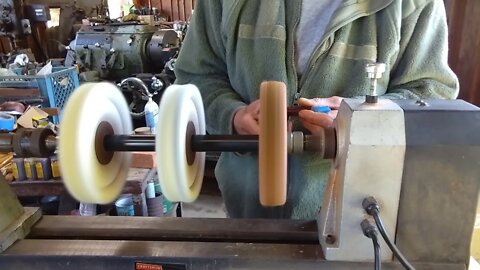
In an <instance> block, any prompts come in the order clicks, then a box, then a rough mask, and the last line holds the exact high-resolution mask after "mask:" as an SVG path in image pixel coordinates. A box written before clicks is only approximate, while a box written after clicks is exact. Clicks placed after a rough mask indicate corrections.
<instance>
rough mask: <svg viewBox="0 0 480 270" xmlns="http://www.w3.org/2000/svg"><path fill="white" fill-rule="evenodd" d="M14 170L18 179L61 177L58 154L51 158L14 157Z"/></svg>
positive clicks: (56, 178)
mask: <svg viewBox="0 0 480 270" xmlns="http://www.w3.org/2000/svg"><path fill="white" fill-rule="evenodd" d="M12 172H13V177H14V178H15V180H17V181H25V180H41V181H47V180H58V179H60V169H59V163H58V159H57V157H56V156H54V157H51V158H13V159H12Z"/></svg>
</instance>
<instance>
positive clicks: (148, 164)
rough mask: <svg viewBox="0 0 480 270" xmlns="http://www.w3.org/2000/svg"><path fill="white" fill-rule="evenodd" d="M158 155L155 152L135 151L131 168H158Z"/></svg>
mask: <svg viewBox="0 0 480 270" xmlns="http://www.w3.org/2000/svg"><path fill="white" fill-rule="evenodd" d="M156 159H157V155H156V154H155V152H133V153H132V163H131V165H130V167H131V168H145V169H150V168H156V167H157V162H156Z"/></svg>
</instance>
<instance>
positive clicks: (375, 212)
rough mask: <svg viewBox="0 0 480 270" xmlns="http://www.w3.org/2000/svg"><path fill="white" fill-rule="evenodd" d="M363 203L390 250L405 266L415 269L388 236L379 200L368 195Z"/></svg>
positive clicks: (410, 269) (409, 269) (408, 269)
mask: <svg viewBox="0 0 480 270" xmlns="http://www.w3.org/2000/svg"><path fill="white" fill-rule="evenodd" d="M362 205H363V208H364V209H365V211H367V214H369V215H371V216H373V219H374V220H375V223H376V224H377V228H378V230H379V231H380V234H381V235H382V237H383V240H385V242H386V243H387V245H388V247H389V248H390V250H392V252H393V254H394V255H395V257H396V258H397V259H398V261H400V263H401V264H402V265H403V267H405V269H407V270H415V268H414V267H413V266H412V265H411V264H410V263H409V262H408V261H407V259H406V258H405V256H403V254H402V253H401V252H400V250H399V249H398V248H397V246H396V245H395V244H394V243H393V242H392V241H391V240H390V237H388V234H387V231H386V230H385V226H384V225H383V222H382V219H381V218H380V207H379V206H378V202H377V200H376V199H375V198H373V197H368V198H365V199H364V200H363V202H362Z"/></svg>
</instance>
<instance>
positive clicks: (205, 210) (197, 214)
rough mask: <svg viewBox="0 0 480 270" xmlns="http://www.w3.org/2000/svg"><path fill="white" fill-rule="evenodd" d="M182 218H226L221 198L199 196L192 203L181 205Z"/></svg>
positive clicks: (217, 196)
mask: <svg viewBox="0 0 480 270" xmlns="http://www.w3.org/2000/svg"><path fill="white" fill-rule="evenodd" d="M182 216H183V217H191V218H226V217H227V214H226V213H225V210H224V207H223V201H222V197H220V196H219V195H207V194H201V195H200V196H199V197H198V199H197V200H196V201H195V202H193V203H182Z"/></svg>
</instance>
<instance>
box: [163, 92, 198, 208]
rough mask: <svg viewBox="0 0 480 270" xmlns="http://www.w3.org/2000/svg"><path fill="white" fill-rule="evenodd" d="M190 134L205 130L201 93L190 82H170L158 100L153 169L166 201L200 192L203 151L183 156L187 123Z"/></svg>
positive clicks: (185, 199) (190, 198) (190, 197)
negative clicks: (184, 83) (155, 162)
mask: <svg viewBox="0 0 480 270" xmlns="http://www.w3.org/2000/svg"><path fill="white" fill-rule="evenodd" d="M189 123H191V124H190V125H192V124H193V126H194V127H195V131H194V134H196V135H204V134H205V115H204V110H203V103H202V97H201V95H200V92H199V91H198V89H197V87H195V86H194V85H191V84H189V85H172V86H170V87H168V88H167V89H166V90H165V92H164V93H163V96H162V99H161V101H160V106H159V112H158V123H157V134H156V139H155V149H156V153H157V170H158V178H159V181H160V186H161V188H162V192H163V194H164V195H165V196H166V197H167V199H168V200H170V201H181V202H192V201H194V200H195V199H196V198H197V197H198V194H199V193H200V189H201V187H202V181H203V172H204V167H205V152H197V153H194V157H195V159H194V160H193V162H190V163H189V161H188V160H187V154H186V153H187V152H189V151H190V149H187V140H189V136H190V135H192V134H189V135H187V133H188V132H187V126H188V125H189Z"/></svg>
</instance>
